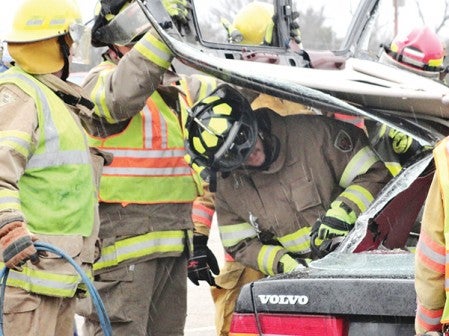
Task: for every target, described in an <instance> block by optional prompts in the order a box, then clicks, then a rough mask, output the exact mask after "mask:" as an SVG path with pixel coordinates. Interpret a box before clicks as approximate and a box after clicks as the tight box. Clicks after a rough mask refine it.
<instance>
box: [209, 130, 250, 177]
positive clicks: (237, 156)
mask: <svg viewBox="0 0 449 336" xmlns="http://www.w3.org/2000/svg"><path fill="white" fill-rule="evenodd" d="M256 140H257V132H254V129H252V128H251V127H250V126H249V125H245V124H240V123H236V124H234V126H233V128H232V129H231V131H230V132H229V136H228V138H227V139H226V141H225V143H224V144H223V146H222V147H221V148H220V149H219V150H218V151H217V153H216V154H215V155H214V162H216V163H218V166H217V167H216V166H215V165H212V167H213V168H216V169H217V170H219V171H222V172H228V171H232V170H234V169H236V168H239V167H240V166H242V165H243V164H244V163H245V161H246V159H247V158H248V156H249V155H250V154H251V151H252V150H253V147H254V145H255V143H256Z"/></svg>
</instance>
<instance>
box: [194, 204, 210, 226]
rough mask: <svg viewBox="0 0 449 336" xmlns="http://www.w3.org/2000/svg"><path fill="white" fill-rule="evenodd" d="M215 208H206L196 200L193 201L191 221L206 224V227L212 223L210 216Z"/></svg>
mask: <svg viewBox="0 0 449 336" xmlns="http://www.w3.org/2000/svg"><path fill="white" fill-rule="evenodd" d="M214 212H215V210H213V209H210V208H208V207H207V206H205V205H203V204H201V203H200V202H198V201H195V202H193V208H192V220H193V222H197V223H201V224H204V225H206V226H207V227H208V228H210V227H211V225H212V217H213V216H214Z"/></svg>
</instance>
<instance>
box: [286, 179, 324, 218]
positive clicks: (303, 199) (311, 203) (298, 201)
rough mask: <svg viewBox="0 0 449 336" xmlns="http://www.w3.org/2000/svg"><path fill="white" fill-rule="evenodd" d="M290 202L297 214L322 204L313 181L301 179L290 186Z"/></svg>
mask: <svg viewBox="0 0 449 336" xmlns="http://www.w3.org/2000/svg"><path fill="white" fill-rule="evenodd" d="M291 194H292V201H293V203H294V206H295V210H296V211H298V212H301V211H304V210H306V209H309V208H313V207H316V206H319V205H321V204H322V202H321V198H320V194H319V193H318V189H317V187H316V185H315V183H314V182H313V181H308V180H307V179H301V180H297V181H295V182H293V183H292V184H291Z"/></svg>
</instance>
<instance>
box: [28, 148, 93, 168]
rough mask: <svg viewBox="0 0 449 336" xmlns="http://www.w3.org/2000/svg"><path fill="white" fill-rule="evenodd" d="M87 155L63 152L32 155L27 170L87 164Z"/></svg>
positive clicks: (76, 152)
mask: <svg viewBox="0 0 449 336" xmlns="http://www.w3.org/2000/svg"><path fill="white" fill-rule="evenodd" d="M89 162H90V158H89V154H88V153H87V152H86V151H82V150H79V151H76V150H71V151H64V152H57V153H43V154H36V153H34V154H33V156H32V157H31V159H30V160H29V161H28V164H27V168H45V167H56V166H62V165H66V164H88V163H89Z"/></svg>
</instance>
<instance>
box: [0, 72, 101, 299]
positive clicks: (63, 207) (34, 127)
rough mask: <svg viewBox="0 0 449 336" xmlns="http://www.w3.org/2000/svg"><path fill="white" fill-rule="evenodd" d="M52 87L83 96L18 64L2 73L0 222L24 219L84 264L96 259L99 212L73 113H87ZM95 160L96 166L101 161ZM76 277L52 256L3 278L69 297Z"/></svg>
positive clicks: (31, 228) (77, 282) (83, 139)
mask: <svg viewBox="0 0 449 336" xmlns="http://www.w3.org/2000/svg"><path fill="white" fill-rule="evenodd" d="M56 92H64V93H66V94H70V95H72V96H73V97H76V98H77V99H79V98H81V97H82V96H81V88H79V87H77V86H76V85H74V84H69V83H66V82H64V81H62V80H61V79H59V78H57V77H56V76H53V75H34V76H32V75H29V74H27V73H26V72H24V71H23V70H22V69H20V68H19V67H17V66H15V67H11V68H10V69H9V70H7V71H6V72H4V73H2V74H1V75H0V113H1V115H2V118H1V120H0V130H1V132H0V142H1V146H0V155H1V157H2V160H1V177H0V220H1V221H2V222H3V223H8V222H9V221H10V220H9V219H10V218H18V217H19V218H20V217H21V218H23V219H24V220H25V223H26V224H27V227H28V229H29V231H30V232H31V233H33V234H35V235H36V237H37V238H38V239H40V240H42V241H46V242H49V243H51V244H53V245H55V246H56V247H58V248H60V249H62V250H64V251H65V252H66V253H67V254H68V255H70V256H71V257H73V258H74V259H75V261H76V262H78V263H79V264H80V265H82V264H84V266H86V265H87V264H89V265H91V264H92V263H93V261H94V252H95V240H96V238H97V233H98V213H97V212H96V211H97V200H96V190H95V186H94V184H95V176H94V171H93V169H92V159H91V157H90V153H89V148H88V145H87V139H86V136H85V133H84V131H83V129H82V126H81V123H80V121H79V119H78V117H77V115H76V114H79V113H85V114H88V113H89V112H90V111H88V109H87V108H86V107H85V106H80V105H77V104H76V103H74V104H73V106H70V105H67V104H65V103H64V102H63V101H62V100H61V99H60V98H59V96H58V95H57V94H56ZM75 113H76V114H75ZM95 161H96V163H98V166H97V167H98V168H99V169H100V168H101V165H102V162H101V161H102V160H101V159H100V160H99V161H97V159H95ZM95 220H96V221H95ZM86 270H87V269H86ZM81 282H82V280H81V278H80V276H79V275H78V274H77V272H76V270H74V269H73V267H72V266H71V265H70V264H69V263H67V262H65V261H64V260H61V259H60V258H59V257H57V256H51V255H50V256H48V257H46V258H41V261H40V263H39V264H38V265H32V264H31V263H26V265H25V266H24V269H23V271H22V272H16V271H14V270H11V272H10V274H9V277H8V285H10V286H15V287H20V288H22V289H24V290H26V291H29V292H33V293H37V294H43V295H49V296H58V297H73V296H74V295H75V293H76V292H77V290H78V287H79V285H80V283H81Z"/></svg>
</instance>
